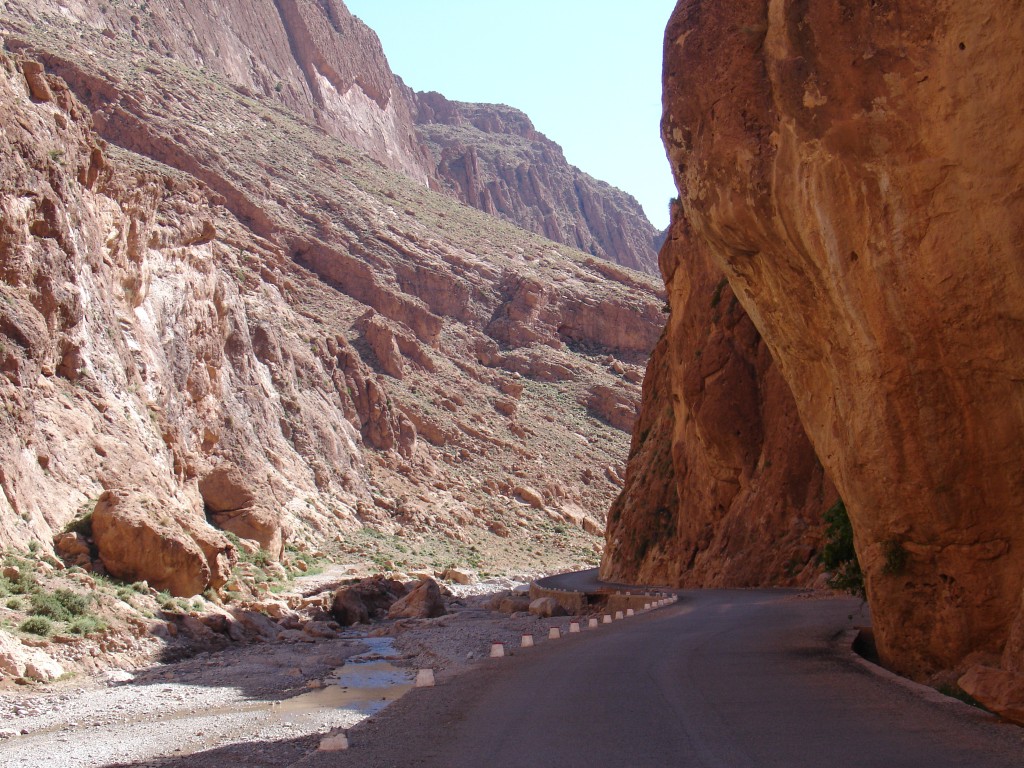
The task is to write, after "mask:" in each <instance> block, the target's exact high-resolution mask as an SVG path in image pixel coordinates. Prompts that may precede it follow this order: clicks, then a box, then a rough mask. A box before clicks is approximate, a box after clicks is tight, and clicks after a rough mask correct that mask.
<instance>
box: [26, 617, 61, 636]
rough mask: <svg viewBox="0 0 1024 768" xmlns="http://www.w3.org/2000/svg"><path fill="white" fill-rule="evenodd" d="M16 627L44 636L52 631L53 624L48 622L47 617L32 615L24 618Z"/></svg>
mask: <svg viewBox="0 0 1024 768" xmlns="http://www.w3.org/2000/svg"><path fill="white" fill-rule="evenodd" d="M18 629H20V630H21V631H22V632H27V633H29V634H30V635H39V636H40V637H46V636H47V635H49V634H50V633H51V632H52V631H53V624H51V623H50V620H49V619H46V618H43V617H42V616H32V617H31V618H28V619H25V620H24V621H23V622H21V626H20V627H18Z"/></svg>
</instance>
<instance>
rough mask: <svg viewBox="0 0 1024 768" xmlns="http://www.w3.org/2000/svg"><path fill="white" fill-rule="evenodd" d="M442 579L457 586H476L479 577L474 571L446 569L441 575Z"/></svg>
mask: <svg viewBox="0 0 1024 768" xmlns="http://www.w3.org/2000/svg"><path fill="white" fill-rule="evenodd" d="M441 578H442V579H444V580H445V581H452V582H455V583H456V584H475V583H476V580H477V577H476V574H475V573H473V571H467V570H464V569H461V568H445V569H444V572H443V573H442V574H441Z"/></svg>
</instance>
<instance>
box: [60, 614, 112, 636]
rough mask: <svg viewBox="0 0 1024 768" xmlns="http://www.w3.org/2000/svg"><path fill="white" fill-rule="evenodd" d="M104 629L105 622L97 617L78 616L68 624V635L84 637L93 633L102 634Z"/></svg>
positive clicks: (105, 626)
mask: <svg viewBox="0 0 1024 768" xmlns="http://www.w3.org/2000/svg"><path fill="white" fill-rule="evenodd" d="M106 628H107V624H106V622H105V621H103V619H100V618H99V617H97V616H79V617H78V618H76V619H75V620H74V621H72V622H71V623H69V624H68V633H69V634H72V635H83V636H84V635H89V634H92V633H93V632H102V631H103V630H105V629H106Z"/></svg>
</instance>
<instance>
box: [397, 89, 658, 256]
mask: <svg viewBox="0 0 1024 768" xmlns="http://www.w3.org/2000/svg"><path fill="white" fill-rule="evenodd" d="M413 99H414V104H415V110H414V112H413V114H414V118H415V121H416V124H417V130H418V131H419V134H420V136H421V137H422V138H423V139H424V141H425V143H426V145H427V146H428V147H429V148H430V151H431V155H432V157H433V160H434V162H435V163H436V168H437V176H438V177H439V178H440V179H441V181H442V183H444V184H445V185H446V186H447V187H448V188H449V189H451V190H452V191H453V192H454V193H455V195H456V197H458V198H459V199H460V200H462V201H463V202H464V203H467V204H468V205H472V206H473V207H474V208H479V209H480V210H482V211H485V212H487V213H491V214H494V215H496V216H501V217H503V218H505V219H508V220H509V221H512V222H515V223H516V224H518V225H519V226H521V227H523V228H524V229H528V230H530V231H531V232H536V233H538V234H541V235H544V236H545V237H547V238H550V239H551V240H555V241H556V242H560V243H565V244H567V245H571V246H573V247H575V248H578V249H579V250H581V251H585V252H587V253H591V254H593V255H595V256H600V257H601V258H605V259H608V260H610V261H614V262H616V263H618V264H623V265H625V266H627V267H631V268H632V269H637V270H640V271H642V272H647V273H649V274H652V275H653V274H657V272H658V258H657V246H656V241H657V238H658V236H659V234H660V233H658V232H657V231H656V230H655V229H654V227H653V226H652V225H651V223H650V222H649V221H648V220H647V217H646V216H645V215H644V212H643V209H642V208H641V207H640V204H639V203H637V201H636V200H635V199H633V198H632V197H630V196H629V195H627V194H626V193H624V192H622V191H620V190H618V189H615V188H614V187H611V186H609V185H608V184H606V183H604V182H601V181H598V180H597V179H594V178H593V177H591V176H588V175H587V174H585V173H583V172H582V171H580V169H579V168H576V167H575V166H572V165H569V163H568V162H567V161H566V159H565V156H564V155H563V154H562V148H561V147H560V146H558V145H557V144H555V142H553V141H551V140H550V139H548V138H547V137H546V136H544V134H542V133H540V132H539V131H537V130H536V129H535V128H534V127H533V123H531V122H530V119H529V118H528V117H527V116H526V115H525V114H523V113H522V112H520V111H519V110H516V109H512V108H511V107H506V106H503V105H500V104H466V103H462V102H454V101H449V100H448V99H446V98H444V96H442V95H441V94H439V93H416V94H415V95H414V97H413Z"/></svg>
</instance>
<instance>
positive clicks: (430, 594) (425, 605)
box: [388, 579, 448, 619]
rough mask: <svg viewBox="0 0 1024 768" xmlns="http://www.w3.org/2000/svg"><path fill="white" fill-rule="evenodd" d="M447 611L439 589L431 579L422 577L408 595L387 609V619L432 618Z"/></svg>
mask: <svg viewBox="0 0 1024 768" xmlns="http://www.w3.org/2000/svg"><path fill="white" fill-rule="evenodd" d="M446 613H448V610H447V609H446V608H445V605H444V600H443V599H442V598H441V589H440V587H438V585H437V582H436V581H434V580H433V579H423V580H422V581H421V582H420V583H419V585H417V586H416V588H415V589H413V590H412V592H410V593H409V594H408V595H406V596H405V597H403V598H401V599H400V600H397V601H396V602H395V603H394V604H393V605H392V606H391V608H390V609H389V610H388V618H389V619H433V618H436V617H437V616H444V615H445V614H446Z"/></svg>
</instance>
